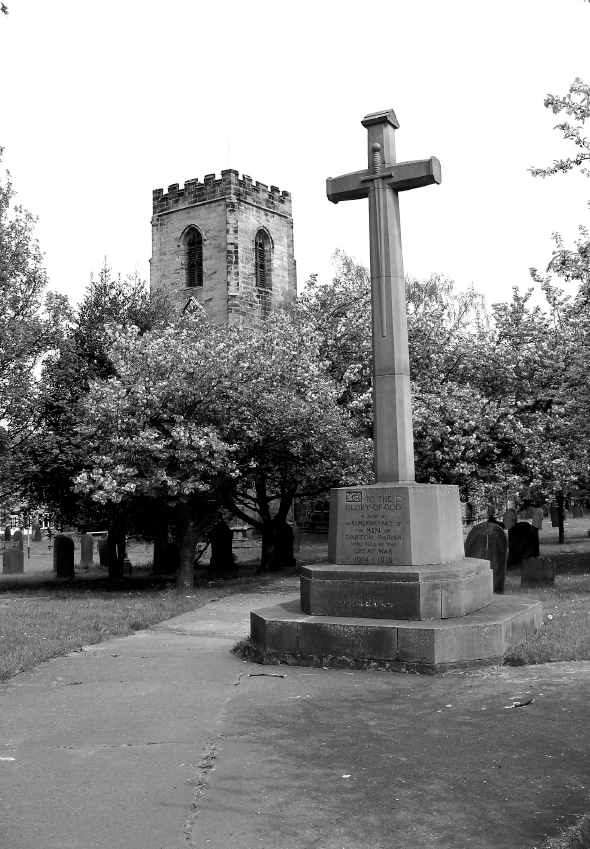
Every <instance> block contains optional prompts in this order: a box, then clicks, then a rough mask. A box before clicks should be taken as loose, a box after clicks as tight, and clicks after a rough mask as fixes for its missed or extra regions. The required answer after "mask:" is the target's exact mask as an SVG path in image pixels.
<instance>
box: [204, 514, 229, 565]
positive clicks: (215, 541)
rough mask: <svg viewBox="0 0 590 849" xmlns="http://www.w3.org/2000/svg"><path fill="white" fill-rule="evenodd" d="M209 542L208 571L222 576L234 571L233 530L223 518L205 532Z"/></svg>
mask: <svg viewBox="0 0 590 849" xmlns="http://www.w3.org/2000/svg"><path fill="white" fill-rule="evenodd" d="M207 536H208V538H209V542H210V543H211V560H210V561H209V570H208V571H209V572H210V573H211V574H212V575H215V576H218V577H222V576H224V575H229V574H232V573H233V572H235V571H236V556H235V554H234V553H233V551H232V540H233V536H234V532H233V531H232V529H231V528H230V526H229V525H228V524H227V522H225V521H224V520H223V519H220V520H219V522H216V523H215V524H214V525H213V527H212V528H211V529H210V530H209V532H208V533H207Z"/></svg>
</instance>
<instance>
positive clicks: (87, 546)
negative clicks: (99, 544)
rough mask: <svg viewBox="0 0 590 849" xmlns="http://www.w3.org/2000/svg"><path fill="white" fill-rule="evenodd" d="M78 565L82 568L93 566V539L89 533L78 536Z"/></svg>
mask: <svg viewBox="0 0 590 849" xmlns="http://www.w3.org/2000/svg"><path fill="white" fill-rule="evenodd" d="M80 566H81V567H82V568H83V569H88V568H90V566H94V539H93V538H92V536H91V535H90V534H82V536H81V537H80Z"/></svg>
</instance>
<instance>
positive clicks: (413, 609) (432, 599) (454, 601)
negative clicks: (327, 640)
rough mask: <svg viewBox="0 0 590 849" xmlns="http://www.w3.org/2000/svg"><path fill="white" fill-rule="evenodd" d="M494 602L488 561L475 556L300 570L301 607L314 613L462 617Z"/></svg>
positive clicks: (311, 566)
mask: <svg viewBox="0 0 590 849" xmlns="http://www.w3.org/2000/svg"><path fill="white" fill-rule="evenodd" d="M492 601H493V589H492V574H491V571H490V568H489V563H488V562H487V561H484V560H474V559H473V558H463V559H461V560H455V561H453V562H451V563H438V564H435V565H426V566H395V567H393V566H388V567H385V566H381V567H380V566H365V567H362V568H359V567H357V566H350V565H339V564H330V563H327V564H326V563H320V564H313V565H309V566H303V567H302V568H301V609H302V610H303V611H305V612H306V613H309V614H313V615H319V616H343V617H344V616H353V617H370V618H374V619H439V618H447V617H451V616H464V615H465V614H466V613H470V612H471V611H472V610H476V609H478V608H480V607H484V606H485V605H488V604H491V602H492Z"/></svg>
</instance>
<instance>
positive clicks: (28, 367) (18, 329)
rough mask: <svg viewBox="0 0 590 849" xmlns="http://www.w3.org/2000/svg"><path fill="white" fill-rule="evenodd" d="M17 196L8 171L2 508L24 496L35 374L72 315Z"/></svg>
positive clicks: (0, 234) (35, 413)
mask: <svg viewBox="0 0 590 849" xmlns="http://www.w3.org/2000/svg"><path fill="white" fill-rule="evenodd" d="M2 151H3V149H2V148H0V156H1V155H2ZM14 196H15V192H14V190H13V188H12V183H11V180H10V175H9V174H8V173H7V174H6V175H5V177H4V179H3V180H2V181H0V508H2V507H7V506H8V504H9V503H10V502H11V501H14V500H19V499H20V498H21V497H22V470H23V466H24V463H25V460H24V456H25V451H26V449H27V446H28V445H29V442H30V440H31V436H32V434H33V433H35V431H36V430H37V428H38V426H39V392H38V382H37V379H36V370H37V368H38V366H39V363H40V362H41V360H42V358H43V357H44V356H45V355H46V354H47V352H48V351H50V350H51V349H52V348H54V347H55V346H56V345H57V344H58V342H59V339H60V337H61V333H62V330H63V323H64V320H65V319H66V318H67V315H68V307H67V302H66V300H65V298H63V297H62V296H59V295H56V294H52V293H49V294H47V295H46V296H45V300H44V292H45V288H46V285H47V277H46V274H45V270H44V268H43V257H42V254H41V250H40V248H39V244H38V242H37V240H36V239H35V237H34V227H35V220H36V219H35V218H34V216H33V215H31V213H30V212H27V211H26V210H24V209H23V208H22V207H21V206H15V205H14V204H13V199H14Z"/></svg>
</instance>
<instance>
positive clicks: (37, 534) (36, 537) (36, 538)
mask: <svg viewBox="0 0 590 849" xmlns="http://www.w3.org/2000/svg"><path fill="white" fill-rule="evenodd" d="M31 530H32V531H33V542H41V525H40V524H39V523H38V522H35V523H34V525H33V526H32V528H31Z"/></svg>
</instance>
